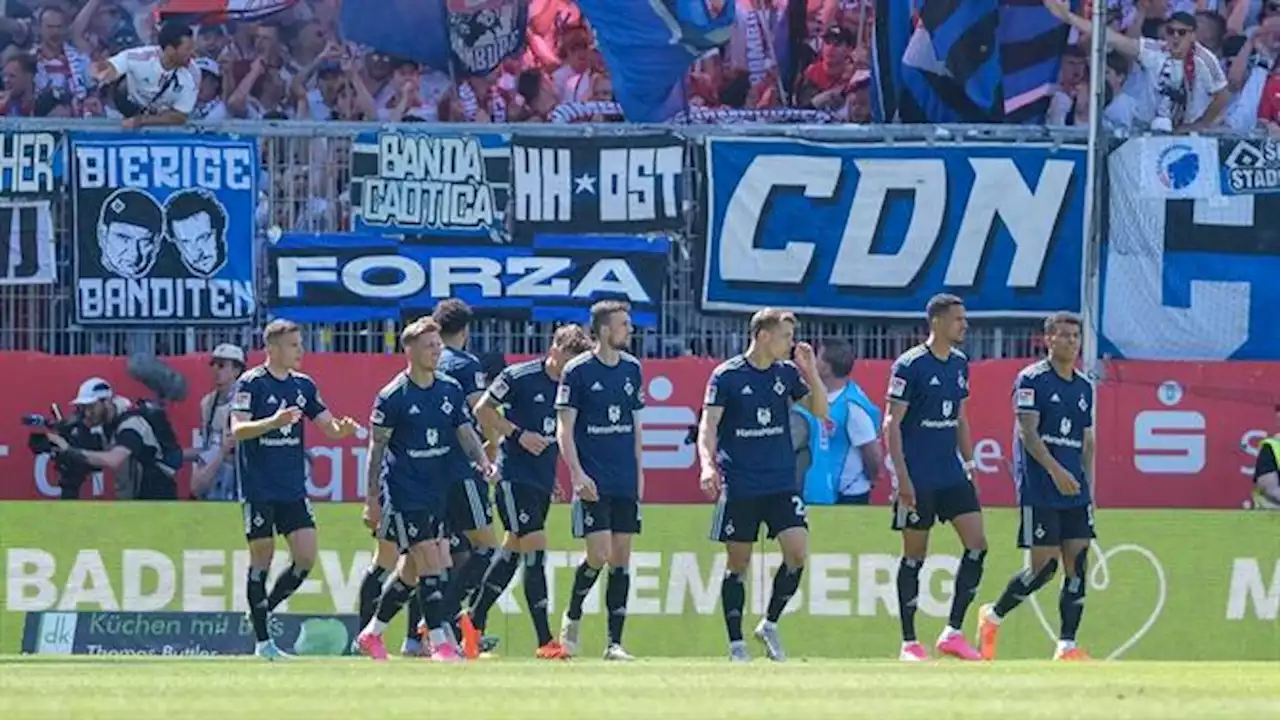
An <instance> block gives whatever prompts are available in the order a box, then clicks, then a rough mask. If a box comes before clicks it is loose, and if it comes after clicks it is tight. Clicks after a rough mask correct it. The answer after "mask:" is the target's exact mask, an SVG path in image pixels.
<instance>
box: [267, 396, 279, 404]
mask: <svg viewBox="0 0 1280 720" xmlns="http://www.w3.org/2000/svg"><path fill="white" fill-rule="evenodd" d="M267 402H269V403H278V402H280V401H279V400H277V399H276V396H275V395H272V396H271V397H269V398H267Z"/></svg>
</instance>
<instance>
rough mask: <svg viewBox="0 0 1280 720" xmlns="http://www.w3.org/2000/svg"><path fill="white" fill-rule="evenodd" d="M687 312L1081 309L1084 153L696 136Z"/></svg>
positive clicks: (1019, 313) (1039, 312) (1032, 313)
mask: <svg viewBox="0 0 1280 720" xmlns="http://www.w3.org/2000/svg"><path fill="white" fill-rule="evenodd" d="M706 145H707V187H708V194H709V199H708V200H709V201H708V203H707V205H708V217H707V225H706V227H707V248H706V253H705V258H706V260H705V268H704V273H703V286H702V298H701V304H702V307H703V309H706V310H713V311H714V310H727V311H738V312H754V311H756V310H758V309H760V308H761V307H766V306H768V307H785V308H788V309H790V310H794V311H796V312H798V313H804V314H810V315H831V316H843V317H848V316H872V317H919V316H920V315H921V314H922V313H923V312H924V307H925V304H926V303H927V302H928V300H929V297H930V296H932V295H933V294H935V293H939V292H951V293H955V294H957V295H959V296H960V297H962V298H964V300H965V306H966V307H967V308H968V310H969V314H970V315H972V316H976V317H1040V316H1043V315H1045V314H1046V313H1049V312H1052V311H1055V310H1079V308H1080V306H1081V305H1080V296H1081V273H1082V270H1083V262H1084V242H1083V241H1084V237H1083V232H1084V227H1083V223H1084V169H1085V151H1084V148H1082V147H1058V148H1054V147H1049V146H1036V145H1025V144H1023V145H1013V144H1011V145H999V144H974V145H964V144H961V145H952V146H948V147H933V146H928V145H902V144H896V145H893V146H883V145H872V144H866V143H853V144H839V143H819V142H809V141H802V140H787V139H775V138H769V139H765V138H759V139H757V138H732V139H720V138H711V139H708V140H707V143H706Z"/></svg>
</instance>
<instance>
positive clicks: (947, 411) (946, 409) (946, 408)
mask: <svg viewBox="0 0 1280 720" xmlns="http://www.w3.org/2000/svg"><path fill="white" fill-rule="evenodd" d="M951 409H952V404H951V401H950V400H943V401H942V417H946V418H949V417H951Z"/></svg>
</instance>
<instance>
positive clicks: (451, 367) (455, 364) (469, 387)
mask: <svg viewBox="0 0 1280 720" xmlns="http://www.w3.org/2000/svg"><path fill="white" fill-rule="evenodd" d="M436 370H437V371H438V372H442V373H444V374H445V375H448V376H449V377H451V378H453V379H454V380H455V381H457V383H458V385H459V386H461V387H462V392H463V394H464V395H466V396H467V397H471V396H472V395H474V394H476V393H478V392H484V389H485V387H487V386H488V385H489V383H488V381H486V380H485V377H484V368H482V367H480V361H479V360H478V359H477V358H476V356H475V355H472V354H471V353H469V352H467V351H466V350H460V349H457V348H451V347H448V346H446V347H445V349H444V350H443V351H441V353H440V362H439V363H438V364H437V365H436Z"/></svg>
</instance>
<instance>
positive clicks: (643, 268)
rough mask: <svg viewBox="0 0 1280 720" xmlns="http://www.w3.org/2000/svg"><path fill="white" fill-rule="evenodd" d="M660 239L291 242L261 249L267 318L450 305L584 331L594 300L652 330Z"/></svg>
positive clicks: (395, 315) (347, 317)
mask: <svg viewBox="0 0 1280 720" xmlns="http://www.w3.org/2000/svg"><path fill="white" fill-rule="evenodd" d="M669 248H670V241H669V240H668V239H667V238H665V237H660V238H649V237H626V236H590V235H578V236H562V235H538V236H537V237H535V238H533V241H532V243H531V244H530V245H519V246H513V245H493V246H490V245H455V246H449V245H422V244H416V243H414V244H410V243H408V242H401V241H399V240H396V239H394V238H389V237H378V236H372V235H352V234H342V235H340V234H332V235H302V234H290V235H285V236H284V237H282V238H280V241H279V242H277V243H275V244H273V245H272V246H271V247H270V248H269V250H268V262H269V263H270V271H269V272H270V276H271V296H270V298H269V300H268V306H269V309H270V311H271V313H272V315H274V316H276V317H282V318H288V319H291V320H296V321H298V322H331V321H334V320H338V321H355V320H380V319H381V320H400V319H401V318H402V317H404V316H407V315H413V316H415V317H416V316H417V315H421V314H425V313H429V312H431V309H432V308H433V307H435V304H436V303H437V302H439V301H440V300H443V299H445V298H448V297H457V298H461V299H463V300H465V301H466V302H467V303H468V304H470V305H471V307H472V308H474V309H475V310H476V311H477V312H478V313H479V314H481V315H487V316H495V315H501V316H505V317H518V318H524V319H531V320H543V321H556V320H564V321H572V322H585V321H586V318H587V309H588V308H589V307H590V306H591V304H592V303H593V302H595V301H597V300H602V299H605V298H617V299H622V300H626V301H627V302H629V303H630V304H631V315H632V320H633V321H634V322H635V323H636V324H637V325H642V326H646V327H653V326H654V325H656V324H657V322H658V312H659V310H660V309H661V307H662V287H663V282H664V281H665V280H666V267H667V255H668V250H669Z"/></svg>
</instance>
